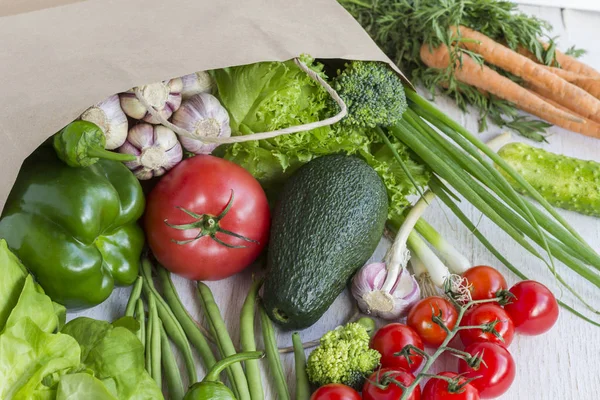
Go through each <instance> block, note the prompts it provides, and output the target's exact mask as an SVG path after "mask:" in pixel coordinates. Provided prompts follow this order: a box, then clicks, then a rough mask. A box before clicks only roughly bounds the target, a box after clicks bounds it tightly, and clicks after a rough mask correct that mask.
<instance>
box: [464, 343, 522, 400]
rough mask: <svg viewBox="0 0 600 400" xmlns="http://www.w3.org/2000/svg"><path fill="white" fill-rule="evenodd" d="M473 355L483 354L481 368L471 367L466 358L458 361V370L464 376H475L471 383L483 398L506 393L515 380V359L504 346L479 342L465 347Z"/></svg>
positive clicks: (491, 397)
mask: <svg viewBox="0 0 600 400" xmlns="http://www.w3.org/2000/svg"><path fill="white" fill-rule="evenodd" d="M465 351H466V352H467V353H469V354H471V355H475V354H483V357H482V361H481V364H480V365H479V368H477V369H473V368H471V367H470V366H469V365H468V364H467V363H466V362H465V360H462V359H460V360H459V361H458V371H459V372H460V373H461V374H462V373H464V377H465V378H467V379H469V378H475V377H478V378H477V379H474V380H473V381H471V385H472V386H473V387H475V389H477V390H478V391H479V396H480V397H481V398H482V399H493V398H495V397H498V396H500V395H502V394H503V393H505V392H506V391H507V390H508V388H509V387H510V385H511V384H512V383H513V381H514V380H515V369H516V367H515V361H514V360H513V358H512V356H511V355H510V353H509V352H508V350H506V349H505V348H504V347H502V346H499V345H497V344H495V343H489V342H478V343H473V344H471V345H470V346H467V348H465Z"/></svg>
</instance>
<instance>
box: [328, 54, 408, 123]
mask: <svg viewBox="0 0 600 400" xmlns="http://www.w3.org/2000/svg"><path fill="white" fill-rule="evenodd" d="M332 87H333V88H334V89H335V90H336V92H337V93H338V94H339V95H340V97H341V98H342V100H344V102H345V103H346V106H347V107H348V115H347V116H346V117H345V118H344V119H343V120H342V121H340V123H341V124H343V125H347V126H354V127H360V128H367V127H368V128H374V127H376V126H391V125H395V124H396V123H398V122H399V121H400V119H402V114H403V113H404V111H406V107H407V104H406V96H405V94H404V86H403V83H402V80H401V79H400V77H399V76H398V75H397V74H396V73H395V72H394V71H393V70H392V69H391V68H390V67H389V66H388V65H387V64H385V63H381V62H374V61H352V62H350V63H348V64H346V69H344V70H343V71H342V72H341V73H340V74H339V75H338V76H337V77H336V78H335V79H334V81H333V84H332Z"/></svg>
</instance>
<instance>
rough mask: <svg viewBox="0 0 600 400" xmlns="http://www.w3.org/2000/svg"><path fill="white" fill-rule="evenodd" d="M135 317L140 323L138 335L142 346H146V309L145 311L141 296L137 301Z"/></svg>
mask: <svg viewBox="0 0 600 400" xmlns="http://www.w3.org/2000/svg"><path fill="white" fill-rule="evenodd" d="M135 319H136V320H137V322H138V323H139V324H140V329H139V330H138V331H137V337H138V339H140V342H142V346H144V348H145V347H146V311H144V302H143V301H142V299H141V298H139V299H137V301H136V302H135Z"/></svg>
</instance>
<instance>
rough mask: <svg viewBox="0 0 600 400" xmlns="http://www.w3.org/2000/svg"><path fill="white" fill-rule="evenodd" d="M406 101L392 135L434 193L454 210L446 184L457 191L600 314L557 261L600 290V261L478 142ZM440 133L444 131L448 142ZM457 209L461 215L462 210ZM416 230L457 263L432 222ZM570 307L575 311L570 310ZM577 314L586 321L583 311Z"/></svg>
mask: <svg viewBox="0 0 600 400" xmlns="http://www.w3.org/2000/svg"><path fill="white" fill-rule="evenodd" d="M406 96H407V98H408V99H409V109H408V110H407V111H406V112H405V114H404V116H403V119H402V121H401V122H400V123H398V124H397V125H396V126H393V127H390V128H389V129H388V133H390V134H391V136H392V137H393V138H394V139H395V140H398V141H400V142H402V143H404V144H405V145H406V146H407V147H408V148H409V149H411V150H412V151H413V152H414V153H415V154H416V156H417V157H418V158H420V159H421V160H422V162H423V163H424V164H425V165H427V166H428V167H429V168H430V169H431V170H432V172H433V173H434V174H435V175H437V177H436V176H434V177H433V178H432V179H431V182H430V185H429V186H430V189H431V190H434V188H435V190H434V191H435V193H436V194H437V195H438V196H440V193H443V195H444V196H445V197H444V199H445V201H450V202H452V204H454V201H453V200H452V199H451V198H450V197H451V196H452V197H454V198H455V199H457V198H456V197H455V195H454V193H453V192H452V191H450V190H449V189H448V188H447V187H446V184H447V185H448V186H450V187H452V188H453V189H454V190H455V191H456V192H458V193H459V194H460V195H461V196H462V197H464V198H465V199H466V200H467V201H469V202H470V203H471V204H473V206H475V207H476V208H477V209H478V210H479V211H481V212H482V213H483V214H484V215H485V216H487V217H488V218H489V219H490V220H491V221H492V222H494V223H495V224H496V225H498V226H499V227H500V228H501V229H502V230H504V231H505V232H506V233H507V234H508V235H509V236H510V237H511V238H512V239H513V240H515V241H516V242H517V243H518V244H519V245H521V246H522V247H523V248H524V249H526V250H527V251H528V252H530V253H531V254H533V255H534V256H536V257H537V258H539V259H540V260H542V261H543V262H544V263H545V264H546V265H547V266H548V268H550V270H551V271H552V272H553V273H554V275H555V277H556V279H557V281H558V282H559V283H560V284H561V285H563V286H564V287H566V288H567V289H568V290H569V291H571V293H573V294H574V295H575V296H576V297H577V298H578V299H579V300H580V301H581V302H582V303H583V304H584V305H585V306H587V307H588V308H589V309H591V310H592V311H594V312H596V313H599V312H598V311H597V310H596V309H594V307H593V306H591V305H589V304H588V303H587V302H586V300H585V299H583V298H582V297H581V296H580V295H579V294H578V293H577V292H576V291H575V290H574V289H573V288H571V287H570V286H569V285H568V283H567V282H566V281H565V280H564V279H563V277H562V276H561V275H560V274H558V272H557V270H556V268H555V265H554V260H555V259H556V260H559V261H561V262H562V263H564V264H565V265H566V266H567V267H569V268H570V269H572V270H574V271H575V272H577V273H578V274H579V275H581V276H583V277H584V278H585V279H587V280H588V281H589V282H590V283H592V284H594V285H596V286H597V287H600V274H598V272H597V271H599V270H600V255H598V254H597V253H596V252H595V251H594V249H593V248H592V247H591V246H590V245H589V244H588V243H586V242H585V241H584V240H583V238H581V236H580V235H579V234H578V233H577V232H576V231H575V230H574V229H573V228H572V227H571V226H570V225H569V224H568V223H567V222H566V221H565V220H564V218H562V217H561V216H560V215H559V214H558V212H557V211H556V210H554V208H553V207H552V206H551V205H550V204H548V202H547V201H546V200H544V199H543V197H542V196H541V195H540V194H539V193H538V192H537V191H536V190H535V189H534V188H533V187H531V185H530V184H528V183H527V182H526V181H525V180H524V179H523V178H522V177H521V176H520V175H519V174H518V173H517V172H516V171H514V170H513V169H512V168H511V167H510V166H509V165H508V164H507V163H506V162H505V161H504V160H502V159H501V158H500V157H499V156H498V155H497V154H496V153H495V152H494V151H492V150H491V149H490V148H489V147H488V146H486V145H485V144H484V143H483V142H482V141H480V140H479V139H478V138H477V137H476V136H474V135H473V134H471V133H470V132H468V131H467V130H465V129H464V128H463V127H462V126H460V125H459V124H458V123H456V122H455V121H453V120H452V119H450V118H449V117H447V116H446V115H444V114H443V113H442V112H441V111H439V110H438V109H437V108H435V107H434V106H433V105H431V104H430V103H429V102H427V101H426V100H424V99H423V98H421V97H420V96H419V95H418V94H417V93H416V92H414V91H413V90H411V89H408V88H407V90H406ZM432 126H433V127H432ZM434 128H437V129H439V131H441V132H443V134H445V135H446V136H443V135H442V134H441V133H440V132H439V131H438V130H436V129H434ZM380 136H381V134H380ZM384 136H385V135H384ZM385 138H387V136H385ZM385 138H384V139H385ZM384 143H386V144H388V147H390V148H393V145H392V144H391V142H390V143H388V142H386V141H385V140H384ZM482 153H483V154H482ZM485 156H487V157H489V158H490V159H491V160H492V161H493V162H494V163H495V164H496V166H494V165H493V164H492V163H490V162H489V161H487V159H485ZM500 170H502V173H501V172H500ZM504 174H506V175H507V176H509V177H510V178H511V179H513V180H514V181H515V182H517V183H518V184H519V185H520V186H521V187H522V188H523V191H524V192H525V194H527V195H529V196H530V197H532V198H533V199H535V200H537V201H538V202H539V203H540V205H541V206H542V208H543V209H544V210H545V212H544V210H540V209H538V208H537V207H536V206H534V205H533V204H531V202H529V201H528V200H527V199H526V198H524V197H522V196H521V195H519V193H517V191H516V190H515V189H514V188H513V187H512V186H511V185H510V183H509V182H508V181H507V180H506V178H505V177H504ZM457 200H458V199H457ZM451 209H452V211H453V212H454V213H455V214H457V211H456V208H451ZM546 212H547V213H546ZM457 215H458V214H457ZM463 222H464V221H463ZM415 228H416V230H417V231H418V232H419V233H420V234H422V235H423V236H424V237H425V238H426V239H427V240H428V241H430V242H431V243H432V244H433V245H434V247H436V248H437V249H438V251H440V253H441V254H442V256H443V258H445V259H446V260H447V261H449V260H454V258H455V257H457V255H458V252H456V250H454V249H453V248H452V247H451V246H450V245H449V244H448V243H447V242H446V241H445V240H444V239H443V238H441V237H440V236H439V234H438V233H437V232H435V230H434V229H433V228H432V227H431V226H429V225H428V224H427V223H426V222H424V221H419V222H417V224H416V226H415ZM413 236H414V237H413V238H411V239H410V240H409V245H410V246H411V248H412V247H417V251H419V250H420V249H422V248H424V247H423V243H421V238H420V237H418V235H416V234H413ZM415 237H416V238H415ZM534 244H535V245H538V246H540V247H541V248H542V249H543V250H544V251H545V252H546V253H547V256H546V257H545V256H542V254H540V253H539V251H538V250H537V249H536V247H534ZM423 251H424V252H425V254H426V255H425V257H428V255H427V251H426V250H423ZM418 258H421V259H422V258H423V256H421V255H418ZM459 258H460V256H458V257H457V258H456V261H457V262H456V264H454V263H453V262H452V261H449V262H448V263H449V265H451V266H453V269H454V272H458V273H460V272H462V270H464V268H466V267H467V263H466V262H465V261H466V260H465V259H464V258H463V259H462V260H460V261H459ZM423 262H424V264H425V265H428V264H429V263H428V262H427V261H425V260H423ZM434 278H435V277H434ZM565 307H566V308H567V309H569V310H570V311H574V310H573V309H572V308H570V307H568V306H565ZM575 313H576V314H577V315H578V316H582V315H581V314H580V313H578V312H577V311H575Z"/></svg>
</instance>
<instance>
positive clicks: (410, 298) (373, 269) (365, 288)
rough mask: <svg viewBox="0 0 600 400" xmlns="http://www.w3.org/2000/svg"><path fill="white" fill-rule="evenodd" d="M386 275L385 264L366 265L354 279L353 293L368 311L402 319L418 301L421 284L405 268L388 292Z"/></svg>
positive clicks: (360, 304) (381, 315)
mask: <svg viewBox="0 0 600 400" xmlns="http://www.w3.org/2000/svg"><path fill="white" fill-rule="evenodd" d="M387 275H388V270H387V265H386V264H385V263H372V264H367V265H365V266H364V267H363V268H361V269H360V270H359V271H358V272H357V273H356V275H355V276H354V278H353V279H352V287H351V291H352V295H353V296H354V298H355V299H356V301H357V304H358V307H359V308H360V310H361V311H363V312H364V313H366V314H371V315H374V316H376V317H380V318H383V319H397V318H401V317H403V316H406V314H408V311H409V310H410V307H412V305H413V304H414V303H416V302H417V301H418V300H419V295H420V290H419V285H418V284H417V281H416V280H415V278H414V277H413V276H412V275H411V274H410V273H409V272H408V271H407V270H406V269H402V270H401V271H400V274H399V275H398V277H397V279H396V280H395V282H394V285H393V286H392V288H391V290H389V291H386V290H383V289H382V287H383V285H384V282H385V281H386V278H387Z"/></svg>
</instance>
